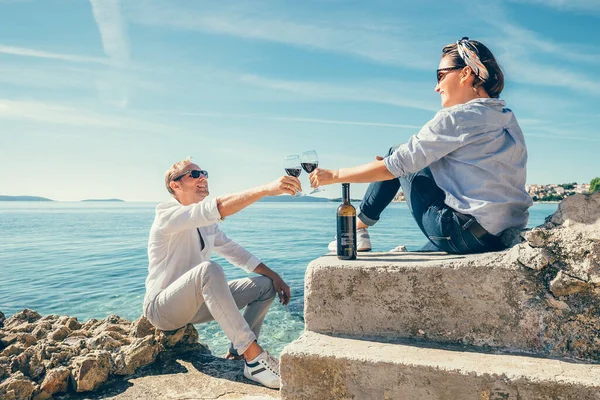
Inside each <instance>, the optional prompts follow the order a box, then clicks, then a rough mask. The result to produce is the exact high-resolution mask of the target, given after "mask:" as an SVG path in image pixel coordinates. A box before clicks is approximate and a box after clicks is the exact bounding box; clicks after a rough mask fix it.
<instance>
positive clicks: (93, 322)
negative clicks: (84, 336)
mask: <svg viewBox="0 0 600 400" xmlns="http://www.w3.org/2000/svg"><path fill="white" fill-rule="evenodd" d="M100 324H101V322H100V321H98V320H97V319H96V318H92V319H90V320H89V321H87V322H86V323H84V324H83V325H81V329H83V330H85V331H91V330H93V329H95V328H96V327H97V326H98V325H100Z"/></svg>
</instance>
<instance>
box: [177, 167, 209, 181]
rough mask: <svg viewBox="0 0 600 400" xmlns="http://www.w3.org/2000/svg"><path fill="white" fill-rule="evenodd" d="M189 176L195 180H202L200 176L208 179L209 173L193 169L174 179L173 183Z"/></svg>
mask: <svg viewBox="0 0 600 400" xmlns="http://www.w3.org/2000/svg"><path fill="white" fill-rule="evenodd" d="M187 174H189V175H190V176H191V177H192V178H194V179H198V178H200V175H202V176H203V177H205V178H208V171H205V170H203V169H192V170H190V171H186V172H185V173H183V174H181V175H179V176H178V177H177V178H175V179H173V181H178V180H180V179H181V178H183V177H184V176H186V175H187Z"/></svg>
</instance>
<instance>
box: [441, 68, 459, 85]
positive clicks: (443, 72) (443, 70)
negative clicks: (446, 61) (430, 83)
mask: <svg viewBox="0 0 600 400" xmlns="http://www.w3.org/2000/svg"><path fill="white" fill-rule="evenodd" d="M463 68H464V66H462V67H446V68H440V69H438V70H437V74H436V75H437V81H438V83H440V81H441V80H442V78H443V77H444V75H446V73H448V72H450V71H454V70H457V69H463Z"/></svg>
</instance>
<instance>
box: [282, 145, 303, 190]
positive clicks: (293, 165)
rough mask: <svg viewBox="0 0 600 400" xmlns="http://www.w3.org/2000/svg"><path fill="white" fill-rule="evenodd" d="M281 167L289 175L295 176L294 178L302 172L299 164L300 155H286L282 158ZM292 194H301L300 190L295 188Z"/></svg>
mask: <svg viewBox="0 0 600 400" xmlns="http://www.w3.org/2000/svg"><path fill="white" fill-rule="evenodd" d="M283 169H285V173H286V174H288V175H289V176H295V177H296V178H297V177H299V176H300V174H301V173H302V166H301V165H300V157H299V156H298V155H296V154H293V155H290V156H286V157H285V158H284V159H283ZM294 196H302V192H299V191H298V190H296V193H295V194H294Z"/></svg>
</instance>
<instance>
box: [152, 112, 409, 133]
mask: <svg viewBox="0 0 600 400" xmlns="http://www.w3.org/2000/svg"><path fill="white" fill-rule="evenodd" d="M160 113H161V114H168V115H181V116H189V117H206V118H226V119H229V118H240V119H260V120H268V121H288V122H305V123H316V124H334V125H358V126H376V127H382V128H401V129H421V126H417V125H403V124H386V123H381V122H361V121H340V120H331V119H321V118H297V117H287V116H284V117H271V116H266V115H252V114H215V113H193V112H176V111H161V112H160Z"/></svg>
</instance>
